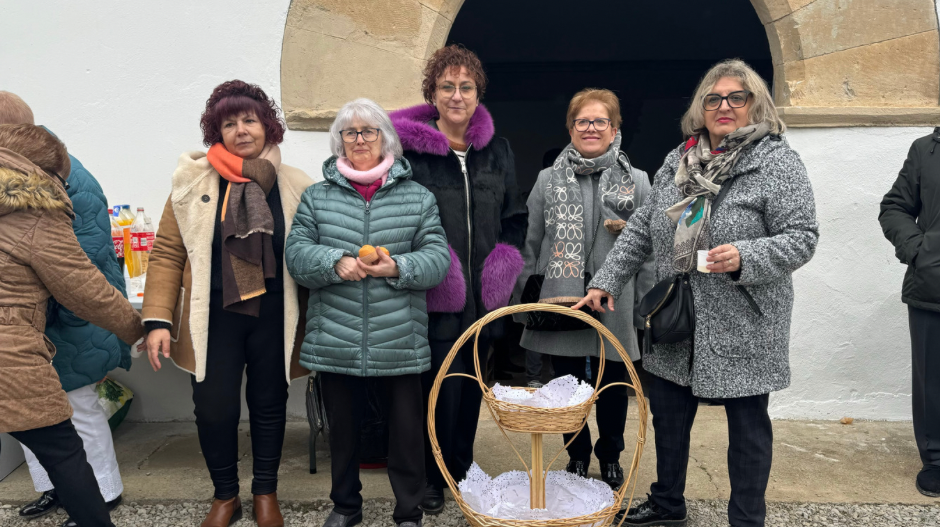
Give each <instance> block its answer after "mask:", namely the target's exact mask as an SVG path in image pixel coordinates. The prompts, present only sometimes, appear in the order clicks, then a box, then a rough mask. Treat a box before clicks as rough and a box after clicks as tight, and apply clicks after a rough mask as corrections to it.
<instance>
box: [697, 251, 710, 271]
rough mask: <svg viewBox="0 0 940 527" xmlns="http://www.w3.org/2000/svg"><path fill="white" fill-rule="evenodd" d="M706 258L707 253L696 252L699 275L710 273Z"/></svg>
mask: <svg viewBox="0 0 940 527" xmlns="http://www.w3.org/2000/svg"><path fill="white" fill-rule="evenodd" d="M707 257H708V251H698V272H700V273H710V272H711V271H709V270H708V267H707V265H708V261H707V260H705V258H707Z"/></svg>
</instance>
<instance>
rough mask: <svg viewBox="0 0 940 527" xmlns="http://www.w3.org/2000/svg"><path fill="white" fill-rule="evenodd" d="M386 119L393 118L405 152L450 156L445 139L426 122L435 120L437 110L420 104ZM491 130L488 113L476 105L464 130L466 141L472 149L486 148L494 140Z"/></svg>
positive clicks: (490, 120)
mask: <svg viewBox="0 0 940 527" xmlns="http://www.w3.org/2000/svg"><path fill="white" fill-rule="evenodd" d="M389 117H391V118H392V124H394V125H395V131H397V132H398V137H399V139H401V145H402V146H403V147H404V148H405V150H412V151H414V152H418V153H421V154H434V155H438V156H446V155H447V154H449V153H450V142H448V141H447V136H445V135H444V133H443V132H441V131H439V130H437V129H436V128H434V127H432V126H430V125H429V124H428V122H429V121H432V120H434V119H437V117H438V113H437V108H435V107H433V106H431V105H430V104H419V105H418V106H412V107H411V108H404V109H401V110H398V111H394V112H392V113H391V114H389ZM494 131H495V130H494V128H493V117H492V116H491V115H490V112H489V111H487V109H486V107H485V106H483V105H482V104H481V105H479V106H477V109H476V111H475V112H473V117H471V118H470V125H469V126H468V127H467V142H468V143H471V144H472V145H473V149H474V150H480V149H482V148H485V147H486V145H488V144H490V140H492V139H493V133H494Z"/></svg>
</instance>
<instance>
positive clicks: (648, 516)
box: [613, 495, 688, 527]
mask: <svg viewBox="0 0 940 527" xmlns="http://www.w3.org/2000/svg"><path fill="white" fill-rule="evenodd" d="M647 498H649V496H648V495H647ZM624 512H626V513H627V518H626V519H625V520H623V525H633V526H634V527H654V526H661V525H662V526H667V527H685V525H686V522H687V521H688V520H687V518H686V516H685V515H684V514H683V515H681V516H680V515H678V514H670V513H668V512H666V510H665V509H663V508H662V507H660V506H659V505H656V504H655V503H653V501H652V500H650V499H647V500H646V501H645V502H643V503H641V504H639V505H637V506H636V507H633V508H632V509H630V510H629V511H620V512H618V513H617V516H615V517H614V523H613V525H617V524H619V523H620V520H621V519H623V514H624Z"/></svg>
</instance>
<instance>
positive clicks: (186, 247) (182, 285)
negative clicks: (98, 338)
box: [143, 152, 313, 383]
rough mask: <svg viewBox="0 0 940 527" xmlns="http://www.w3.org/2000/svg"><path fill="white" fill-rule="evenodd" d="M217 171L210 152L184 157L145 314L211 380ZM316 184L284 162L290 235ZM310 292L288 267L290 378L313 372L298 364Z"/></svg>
mask: <svg viewBox="0 0 940 527" xmlns="http://www.w3.org/2000/svg"><path fill="white" fill-rule="evenodd" d="M220 177H221V176H219V173H218V172H217V171H216V170H215V169H214V168H212V165H210V164H209V160H208V159H207V158H206V154H205V152H187V153H185V154H183V155H182V156H180V159H179V164H178V165H177V168H176V171H175V172H174V173H173V190H172V192H171V194H170V198H169V199H168V200H167V203H166V207H165V208H164V210H163V216H162V217H161V218H160V227H159V228H158V229H157V237H156V240H155V241H154V245H153V251H152V252H151V253H150V263H149V266H148V268H147V287H146V289H145V291H144V307H143V318H144V320H145V321H149V320H155V321H162V322H169V323H171V324H173V327H172V328H171V329H170V358H171V359H173V362H174V363H175V364H176V366H177V367H179V368H180V369H182V370H185V371H187V372H189V373H191V374H193V375H195V376H196V382H202V380H203V379H205V377H206V355H207V352H208V342H209V295H210V286H211V272H212V238H213V236H214V234H215V215H216V210H217V208H218V204H219V178H220ZM312 184H313V180H312V179H310V177H309V176H307V175H306V174H305V173H304V172H303V171H301V170H299V169H297V168H294V167H291V166H288V165H284V164H280V165H279V167H278V174H277V185H278V190H279V191H280V194H281V208H282V209H283V210H284V225H285V226H286V229H287V230H286V233H285V236H286V235H287V234H290V228H291V224H292V223H293V221H294V214H295V213H296V212H297V206H298V205H299V204H300V196H301V195H302V194H303V192H304V190H306V189H307V187H309V186H310V185H312ZM306 307H307V291H306V289H303V288H299V287H298V286H297V283H296V282H294V279H293V278H291V276H290V274H289V273H288V272H287V269H286V264H285V269H284V347H285V349H284V371H285V375H286V377H287V381H288V383H289V382H290V381H291V379H296V378H298V377H302V376H305V375H307V374H309V373H310V372H309V370H306V369H304V368H303V367H301V366H300V364H299V363H298V360H299V357H300V345H301V343H302V342H303V337H304V326H303V324H304V320H305V319H306V317H304V316H301V315H302V313H301V310H303V311H304V312H306Z"/></svg>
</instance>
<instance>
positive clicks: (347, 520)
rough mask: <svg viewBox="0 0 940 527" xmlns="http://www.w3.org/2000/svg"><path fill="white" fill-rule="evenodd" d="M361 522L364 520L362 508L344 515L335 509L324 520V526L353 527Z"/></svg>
mask: <svg viewBox="0 0 940 527" xmlns="http://www.w3.org/2000/svg"><path fill="white" fill-rule="evenodd" d="M360 522H362V509H360V510H359V512H357V513H355V514H353V515H351V516H343V515H342V514H340V513H338V512H336V511H333V512H331V513H330V515H329V516H328V517H327V518H326V521H325V522H323V527H352V526H353V525H359V523H360Z"/></svg>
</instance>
